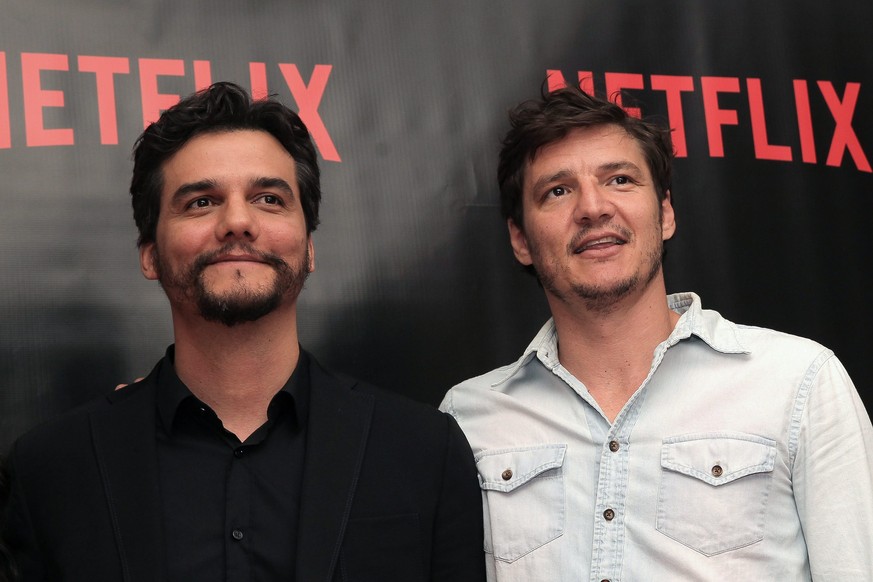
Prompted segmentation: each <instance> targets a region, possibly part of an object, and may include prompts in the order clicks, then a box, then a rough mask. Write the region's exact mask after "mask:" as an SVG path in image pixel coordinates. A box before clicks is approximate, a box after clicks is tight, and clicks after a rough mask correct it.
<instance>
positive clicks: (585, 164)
mask: <svg viewBox="0 0 873 582" xmlns="http://www.w3.org/2000/svg"><path fill="white" fill-rule="evenodd" d="M624 162H630V163H632V164H634V165H636V166H638V167H639V168H640V170H641V171H643V172H644V173H645V175H646V176H647V177H650V172H649V166H648V163H647V161H646V157H645V154H644V153H643V148H642V146H641V145H640V143H639V142H638V141H637V140H636V139H634V138H633V137H632V136H631V135H630V134H628V133H627V131H625V130H624V129H623V128H622V127H620V126H618V125H613V124H604V125H596V126H593V127H580V128H576V129H572V130H570V131H569V132H568V133H567V135H565V136H564V137H562V138H561V139H559V140H557V141H553V142H551V143H548V144H546V145H544V146H543V147H541V148H540V149H539V150H538V151H537V152H536V154H535V155H534V156H533V158H532V159H530V160H528V162H527V165H526V166H525V180H524V184H525V189H527V187H529V186H530V185H531V184H533V183H534V182H535V181H537V180H539V179H541V178H542V177H543V175H544V174H547V173H550V172H557V171H563V172H572V173H577V172H587V171H595V170H597V169H598V168H601V167H604V166H607V165H615V164H617V163H624Z"/></svg>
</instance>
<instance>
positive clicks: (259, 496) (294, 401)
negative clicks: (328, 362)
mask: <svg viewBox="0 0 873 582" xmlns="http://www.w3.org/2000/svg"><path fill="white" fill-rule="evenodd" d="M166 361H169V362H173V348H172V346H171V347H170V348H169V349H168V350H167V360H166ZM157 406H158V411H157V412H158V414H157V423H158V427H157V429H158V430H157V435H158V466H159V483H160V487H161V500H162V508H163V516H162V517H163V524H164V539H165V543H166V547H165V551H166V557H167V573H168V577H169V579H170V580H173V581H175V580H179V581H182V580H184V581H186V582H189V581H194V582H196V581H200V580H202V581H208V582H216V581H221V580H227V581H228V582H236V581H243V580H244V581H266V580H292V581H293V580H294V579H295V577H294V568H295V563H296V554H297V552H296V550H297V523H298V515H299V506H300V488H301V483H302V477H303V459H304V453H305V448H306V420H307V413H308V410H309V360H308V357H307V356H306V353H305V352H303V351H302V350H301V352H300V360H299V362H298V363H297V368H296V369H295V370H294V373H293V374H292V375H291V378H289V379H288V382H287V383H286V384H285V386H284V387H283V388H282V390H280V391H279V392H278V393H277V394H276V395H275V396H274V397H273V400H272V401H271V402H270V405H269V408H268V409H267V422H266V423H264V425H263V426H261V427H260V428H258V429H257V430H256V431H255V432H254V433H252V435H251V436H250V437H249V438H248V439H246V441H245V442H240V441H239V439H238V438H237V437H236V435H234V434H233V433H231V432H229V431H227V430H225V429H224V427H223V426H222V424H221V420H220V419H219V418H218V416H216V414H215V413H214V412H213V411H212V410H211V409H210V408H209V407H208V406H206V405H205V404H204V403H202V402H201V401H200V400H198V399H197V398H196V397H195V396H194V395H193V394H191V392H190V391H189V390H188V388H187V387H186V386H185V385H184V384H183V383H182V381H181V380H179V377H178V376H177V375H176V372H175V369H174V368H173V367H172V366H162V367H161V370H160V373H159V376H158V392H157Z"/></svg>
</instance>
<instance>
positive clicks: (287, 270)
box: [154, 243, 310, 327]
mask: <svg viewBox="0 0 873 582" xmlns="http://www.w3.org/2000/svg"><path fill="white" fill-rule="evenodd" d="M232 252H242V253H245V254H247V255H250V256H254V257H256V258H257V259H258V260H259V261H261V262H262V263H265V264H267V265H269V266H271V267H272V268H273V270H274V271H275V274H276V276H275V277H274V279H273V281H272V284H264V285H260V286H258V287H255V288H252V287H249V286H246V285H245V277H244V275H243V274H242V273H241V272H239V271H237V280H236V282H235V283H234V288H233V289H231V290H229V291H225V292H223V293H216V292H215V291H214V290H211V289H209V288H208V286H207V282H206V278H205V276H204V273H205V271H206V268H207V267H208V266H209V265H211V264H212V263H214V262H215V260H216V258H218V257H219V256H221V255H225V254H230V253H232ZM154 254H155V265H156V266H157V268H158V281H159V282H160V284H161V287H163V288H164V291H166V292H167V293H168V295H169V294H170V292H171V291H172V290H178V291H181V292H182V293H183V295H184V296H185V298H186V299H188V300H190V301H193V302H194V303H196V305H197V308H198V310H199V312H200V315H201V317H203V319H205V320H207V321H216V322H220V323H222V324H224V325H226V326H227V327H233V326H235V325H238V324H241V323H246V322H250V321H257V320H258V319H260V318H262V317H263V316H265V315H267V314H269V313H272V312H273V311H274V310H275V309H276V308H277V307H278V306H279V305H280V304H281V302H282V300H283V299H284V298H285V297H287V296H291V297H294V298H296V297H297V296H298V295H299V294H300V292H301V291H302V290H303V284H304V282H305V281H306V277H307V276H308V275H309V268H308V267H309V263H310V256H309V247H308V246H307V248H306V253H305V256H304V258H303V261H302V262H301V263H300V264H297V265H289V264H288V263H287V262H286V261H285V260H284V259H282V258H281V257H279V256H278V255H274V254H272V253H266V252H263V251H258V250H256V249H255V248H253V247H252V246H251V245H249V244H246V243H242V244H241V243H228V244H226V245H224V246H222V247H221V248H220V249H218V250H216V251H211V252H208V253H204V254H202V255H199V256H198V257H197V258H196V259H195V260H194V263H193V264H192V265H191V266H190V267H189V268H188V269H187V270H186V271H184V272H181V273H178V272H173V270H172V269H171V268H170V267H169V266H168V265H167V264H166V263H165V262H164V261H163V259H162V257H161V255H160V252H159V250H158V248H157V247H155V249H154Z"/></svg>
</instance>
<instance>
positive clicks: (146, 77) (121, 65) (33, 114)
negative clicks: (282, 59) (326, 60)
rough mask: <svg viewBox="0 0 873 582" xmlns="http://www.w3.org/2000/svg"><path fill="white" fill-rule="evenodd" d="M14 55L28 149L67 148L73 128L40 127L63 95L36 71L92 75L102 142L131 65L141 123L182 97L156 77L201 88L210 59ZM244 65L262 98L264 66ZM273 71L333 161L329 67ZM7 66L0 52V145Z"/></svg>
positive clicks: (7, 138)
mask: <svg viewBox="0 0 873 582" xmlns="http://www.w3.org/2000/svg"><path fill="white" fill-rule="evenodd" d="M20 59H21V62H20V65H21V79H20V81H21V91H22V97H23V99H22V104H23V111H22V112H21V113H22V114H23V120H24V143H25V145H26V146H28V147H39V146H69V145H74V144H75V143H76V132H75V131H74V129H73V128H70V127H62V128H59V127H55V128H49V127H46V116H47V113H48V112H49V111H50V110H52V109H54V108H64V107H65V104H66V103H67V97H68V96H67V95H66V94H65V93H64V91H62V90H60V89H56V88H49V87H47V86H45V85H44V81H43V78H42V75H41V73H43V72H44V71H60V72H70V71H71V70H73V69H75V72H77V73H81V74H86V75H91V76H92V78H93V83H94V85H95V89H96V95H97V101H96V108H97V113H98V119H99V126H100V143H101V144H104V145H117V144H118V110H117V108H116V84H117V80H118V77H119V76H121V75H130V74H131V70H132V68H136V70H137V72H138V75H139V92H140V96H141V104H142V124H143V127H146V126H148V124H149V123H151V122H152V121H155V120H156V119H157V118H158V117H159V116H160V114H161V112H162V111H163V110H165V109H168V108H169V107H171V106H173V105H174V104H175V103H177V102H178V101H179V100H180V99H181V97H182V96H181V95H177V94H166V93H161V92H159V90H158V81H159V79H161V78H162V77H187V76H188V75H189V74H190V75H192V77H193V79H192V80H193V87H192V90H199V89H203V88H205V87H207V86H209V85H210V84H211V83H212V65H211V63H210V61H192V62H190V63H186V62H185V61H183V60H180V59H149V58H140V59H129V58H126V57H110V56H85V55H80V56H75V57H70V56H68V55H65V54H50V53H22V54H21V55H20ZM189 66H190V73H189V69H188V67H189ZM248 69H249V88H250V91H251V94H252V96H253V97H254V98H255V99H258V98H262V97H265V96H266V95H267V94H268V93H269V92H270V91H269V89H268V87H267V64H266V63H249V66H248ZM278 69H279V71H280V72H281V75H282V78H283V79H284V81H285V84H286V85H287V87H288V90H289V91H290V92H291V96H292V97H293V98H294V100H295V102H296V104H297V110H298V113H299V114H300V117H301V119H302V120H303V122H304V123H305V124H306V126H307V127H308V128H309V131H310V133H311V135H312V139H313V141H314V142H315V145H316V147H317V148H318V150H319V152H320V153H321V156H322V158H324V159H325V160H328V161H333V162H339V161H340V155H339V152H338V151H337V148H336V146H335V145H334V142H333V140H332V139H331V136H330V133H329V132H328V129H327V127H326V125H325V123H324V120H323V119H322V118H321V115H320V113H319V111H318V107H319V105H320V103H321V99H322V97H323V96H324V92H325V88H326V87H327V82H328V79H329V77H330V73H331V69H332V67H331V65H315V67H314V68H313V70H312V72H311V73H309V75H308V76H309V78H308V80H307V79H305V78H304V76H303V74H302V73H301V71H300V70H299V69H298V67H297V65H295V64H292V63H278ZM9 70H10V66H9V62H7V55H6V53H5V52H2V51H0V149H4V148H11V147H12V146H13V143H14V142H15V141H16V140H15V139H13V138H14V137H15V136H13V133H12V129H11V124H10V119H11V118H10V115H12V114H13V112H11V111H10V99H9V95H10V93H9V91H10V78H9V74H8V72H9ZM14 113H17V112H14ZM131 141H132V140H131Z"/></svg>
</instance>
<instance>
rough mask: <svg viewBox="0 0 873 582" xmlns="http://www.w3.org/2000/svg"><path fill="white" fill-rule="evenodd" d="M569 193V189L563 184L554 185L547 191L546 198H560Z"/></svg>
mask: <svg viewBox="0 0 873 582" xmlns="http://www.w3.org/2000/svg"><path fill="white" fill-rule="evenodd" d="M566 193H567V189H566V188H564V187H563V186H554V187H553V188H549V189H548V190H547V191H546V195H545V197H546V198H560V197H561V196H563V195H564V194H566Z"/></svg>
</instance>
